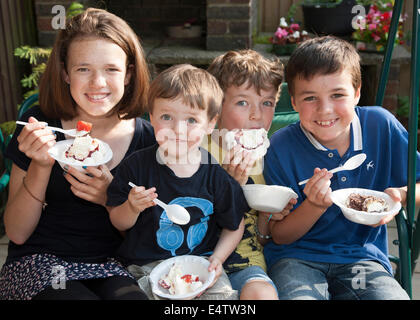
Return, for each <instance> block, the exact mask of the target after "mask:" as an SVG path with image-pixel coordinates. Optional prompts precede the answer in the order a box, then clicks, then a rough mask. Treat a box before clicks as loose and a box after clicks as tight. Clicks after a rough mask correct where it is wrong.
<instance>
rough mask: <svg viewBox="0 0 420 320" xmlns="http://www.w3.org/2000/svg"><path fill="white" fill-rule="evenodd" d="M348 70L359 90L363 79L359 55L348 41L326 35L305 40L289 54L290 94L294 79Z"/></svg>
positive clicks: (292, 91)
mask: <svg viewBox="0 0 420 320" xmlns="http://www.w3.org/2000/svg"><path fill="white" fill-rule="evenodd" d="M344 69H347V70H349V72H350V74H351V77H352V83H353V87H354V89H355V90H357V89H358V88H359V87H360V85H361V83H362V76H361V70H360V56H359V53H358V52H357V50H356V49H355V48H354V46H353V45H351V44H350V43H349V42H347V41H345V40H342V39H339V38H336V37H333V36H325V37H318V38H313V39H309V40H306V41H304V42H302V43H301V44H300V45H299V46H298V47H297V48H296V49H295V51H294V52H293V53H292V55H291V56H290V59H289V62H288V63H287V66H286V81H287V84H288V87H289V92H290V94H291V95H293V94H294V80H295V79H296V78H297V77H300V78H303V79H305V80H310V79H312V78H313V77H314V76H315V75H328V74H333V73H336V72H339V71H342V70H344Z"/></svg>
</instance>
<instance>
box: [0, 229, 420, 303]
mask: <svg viewBox="0 0 420 320" xmlns="http://www.w3.org/2000/svg"><path fill="white" fill-rule="evenodd" d="M388 239H389V240H388V241H389V251H390V253H391V254H393V255H395V256H398V247H397V246H396V245H394V244H393V243H392V241H393V240H395V239H397V228H396V226H395V222H394V221H393V222H391V223H390V224H389V226H388ZM8 242H9V240H8V239H7V237H6V236H3V237H2V238H0V268H1V266H2V265H3V263H4V261H5V260H6V256H7V244H8ZM412 285H413V300H420V265H419V264H417V266H416V269H415V271H414V275H413V278H412Z"/></svg>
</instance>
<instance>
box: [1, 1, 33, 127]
mask: <svg viewBox="0 0 420 320" xmlns="http://www.w3.org/2000/svg"><path fill="white" fill-rule="evenodd" d="M0 43H1V45H0V123H2V122H4V121H11V120H15V119H16V116H17V105H18V104H19V103H21V102H22V88H21V84H20V79H21V78H22V76H23V74H24V72H25V65H26V64H25V63H24V62H23V61H19V59H18V58H17V57H15V56H14V55H13V52H14V49H15V48H16V47H18V46H21V45H24V44H27V45H35V43H36V25H35V18H34V10H33V1H32V0H0ZM26 66H27V65H26ZM26 69H27V68H26ZM27 71H28V72H29V70H27Z"/></svg>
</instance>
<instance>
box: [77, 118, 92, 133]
mask: <svg viewBox="0 0 420 320" xmlns="http://www.w3.org/2000/svg"><path fill="white" fill-rule="evenodd" d="M76 130H77V131H87V132H90V130H92V124H91V123H90V122H86V121H78V122H77V126H76Z"/></svg>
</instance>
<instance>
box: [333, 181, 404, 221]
mask: <svg viewBox="0 0 420 320" xmlns="http://www.w3.org/2000/svg"><path fill="white" fill-rule="evenodd" d="M331 200H332V201H333V203H334V204H335V205H337V206H338V207H339V208H340V209H341V212H342V213H343V215H344V216H345V217H346V218H347V219H348V220H350V221H352V222H355V223H360V224H365V225H375V224H377V223H379V221H381V219H383V218H384V217H386V216H387V215H391V214H395V213H397V212H399V211H400V209H401V203H400V202H395V201H394V200H392V198H391V197H390V196H389V195H388V194H386V193H385V192H380V191H375V190H369V189H362V188H346V189H339V190H336V191H333V192H332V193H331Z"/></svg>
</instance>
